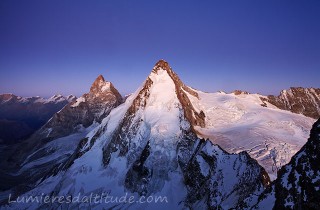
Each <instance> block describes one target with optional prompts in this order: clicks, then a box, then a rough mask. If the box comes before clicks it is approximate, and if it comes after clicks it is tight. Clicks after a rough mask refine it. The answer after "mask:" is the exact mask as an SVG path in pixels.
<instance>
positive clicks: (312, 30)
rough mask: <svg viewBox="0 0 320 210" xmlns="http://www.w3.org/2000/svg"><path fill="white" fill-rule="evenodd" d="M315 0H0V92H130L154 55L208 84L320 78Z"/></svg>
mask: <svg viewBox="0 0 320 210" xmlns="http://www.w3.org/2000/svg"><path fill="white" fill-rule="evenodd" d="M319 11H320V1H318V0H308V1H302V0H300V1H296V0H274V1H273V0H259V1H257V0H241V1H239V0H234V1H233V0H226V1H224V0H223V1H222V0H219V1H218V0H217V1H214V0H212V1H189V0H184V1H175V0H171V1H140V0H137V1H121V0H117V1H116V0H115V1H108V0H94V1H89V0H86V1H83V0H68V1H61V0H46V1H43V0H38V1H34V0H21V1H17V0H1V1H0V92H1V93H7V92H10V93H14V94H17V95H21V96H34V95H40V96H44V97H48V96H51V95H53V94H55V93H62V94H65V95H66V94H71V93H72V94H75V95H77V96H80V95H81V94H83V93H85V92H88V90H89V88H90V85H91V83H92V82H93V81H94V79H95V78H96V77H97V76H98V75H99V74H102V75H104V77H105V79H106V80H109V81H111V82H112V83H114V85H115V87H116V88H117V89H118V90H119V91H120V92H121V93H122V94H127V93H130V92H133V91H135V90H136V89H137V88H138V87H139V85H140V84H141V83H142V82H143V81H144V80H145V78H146V77H147V76H148V74H149V73H150V71H151V69H152V67H153V65H154V64H155V63H156V62H157V61H158V60H159V59H165V60H167V61H168V62H169V63H170V64H171V66H172V68H173V69H174V71H175V72H176V73H178V75H179V76H180V78H181V79H182V80H183V81H184V82H185V83H186V84H187V85H190V86H192V87H194V88H196V89H200V90H203V91H209V92H214V91H218V90H224V91H227V92H229V91H232V90H234V89H242V90H246V91H249V92H253V93H255V92H259V93H262V94H278V92H279V91H280V90H281V89H285V88H289V87H290V86H303V87H320V82H319V78H320V24H319V23H320V12H319Z"/></svg>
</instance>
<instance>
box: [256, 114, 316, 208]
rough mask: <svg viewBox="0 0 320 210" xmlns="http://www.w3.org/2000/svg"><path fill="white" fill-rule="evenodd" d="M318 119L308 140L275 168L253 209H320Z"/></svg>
mask: <svg viewBox="0 0 320 210" xmlns="http://www.w3.org/2000/svg"><path fill="white" fill-rule="evenodd" d="M319 163H320V119H319V120H318V121H317V122H316V123H315V124H314V125H313V127H312V130H311V132H310V138H309V139H308V142H307V143H306V144H305V145H304V146H303V147H302V148H301V150H300V151H299V152H298V153H297V154H296V155H294V156H293V157H292V159H291V161H290V162H289V163H288V164H287V165H286V166H284V167H282V168H281V169H280V171H279V172H278V178H277V179H276V180H275V181H274V182H273V183H272V186H271V187H270V188H269V189H268V190H266V192H264V193H263V194H262V196H261V197H260V199H259V203H258V204H257V205H256V206H255V208H256V209H260V208H262V207H263V208H265V209H314V210H316V209H320V164H319Z"/></svg>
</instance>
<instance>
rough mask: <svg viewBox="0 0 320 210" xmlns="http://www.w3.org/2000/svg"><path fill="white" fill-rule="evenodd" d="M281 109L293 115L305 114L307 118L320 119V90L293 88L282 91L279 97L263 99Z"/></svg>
mask: <svg viewBox="0 0 320 210" xmlns="http://www.w3.org/2000/svg"><path fill="white" fill-rule="evenodd" d="M261 99H262V100H263V101H267V102H269V103H271V104H273V105H275V106H276V107H278V108H279V109H283V110H288V111H291V112H293V113H297V114H303V115H305V116H307V117H311V118H314V119H318V118H319V117H320V89H319V88H302V87H292V88H290V89H289V90H283V91H281V93H280V95H279V96H272V95H270V96H268V97H267V98H261Z"/></svg>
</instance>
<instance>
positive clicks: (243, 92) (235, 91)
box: [232, 90, 249, 96]
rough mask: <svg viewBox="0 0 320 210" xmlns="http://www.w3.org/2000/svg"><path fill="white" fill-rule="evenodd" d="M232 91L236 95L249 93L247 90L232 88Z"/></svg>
mask: <svg viewBox="0 0 320 210" xmlns="http://www.w3.org/2000/svg"><path fill="white" fill-rule="evenodd" d="M232 93H233V94H235V95H236V96H237V95H248V94H249V92H247V91H242V90H234V91H233V92H232Z"/></svg>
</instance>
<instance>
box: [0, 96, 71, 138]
mask: <svg viewBox="0 0 320 210" xmlns="http://www.w3.org/2000/svg"><path fill="white" fill-rule="evenodd" d="M75 99H76V97H75V96H68V97H64V96H61V95H55V96H53V97H51V98H49V99H43V98H40V97H31V98H23V97H19V96H15V95H13V94H2V95H0V143H5V144H12V143H16V142H17V141H19V140H23V139H26V138H28V137H29V136H30V135H31V134H33V133H34V132H35V131H36V130H38V129H39V128H40V127H41V126H43V125H44V124H45V123H46V122H47V121H48V120H49V119H50V118H51V117H52V116H53V114H54V113H56V112H57V111H59V110H60V109H62V108H63V107H64V106H65V105H66V104H68V103H69V102H72V101H73V100H75Z"/></svg>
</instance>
